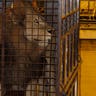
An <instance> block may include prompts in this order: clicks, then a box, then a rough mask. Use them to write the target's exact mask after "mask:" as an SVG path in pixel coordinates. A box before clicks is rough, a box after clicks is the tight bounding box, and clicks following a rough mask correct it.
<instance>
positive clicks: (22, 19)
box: [0, 0, 79, 96]
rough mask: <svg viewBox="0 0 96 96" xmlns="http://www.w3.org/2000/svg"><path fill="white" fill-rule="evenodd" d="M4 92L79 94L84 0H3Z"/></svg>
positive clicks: (17, 95)
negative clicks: (80, 21) (80, 15)
mask: <svg viewBox="0 0 96 96" xmlns="http://www.w3.org/2000/svg"><path fill="white" fill-rule="evenodd" d="M0 12H1V13H0V23H1V24H0V27H1V28H0V60H1V63H0V80H1V91H0V92H1V96H79V95H78V84H79V83H78V38H79V37H78V35H79V34H78V32H79V0H2V1H0Z"/></svg>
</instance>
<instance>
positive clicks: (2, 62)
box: [1, 0, 6, 95]
mask: <svg viewBox="0 0 96 96" xmlns="http://www.w3.org/2000/svg"><path fill="white" fill-rule="evenodd" d="M5 10H6V0H2V32H1V36H2V37H1V38H2V50H1V51H2V52H1V95H3V94H4V93H3V91H4V90H3V84H4V33H5V31H6V28H5V25H6V19H5V18H6V16H5Z"/></svg>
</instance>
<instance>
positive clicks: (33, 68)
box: [0, 0, 53, 96]
mask: <svg viewBox="0 0 96 96" xmlns="http://www.w3.org/2000/svg"><path fill="white" fill-rule="evenodd" d="M20 5H21V6H20ZM19 6H20V7H22V8H20V7H19ZM30 12H31V13H30ZM9 13H10V14H8V15H7V16H6V29H7V30H6V32H5V33H4V45H5V47H6V49H5V52H6V53H5V54H6V55H8V56H6V58H7V59H5V60H6V61H7V63H6V61H5V65H4V67H5V69H4V75H5V77H4V78H3V79H4V91H5V92H6V95H7V96H8V95H9V94H10V93H8V89H10V90H13V91H16V92H18V90H17V89H18V88H16V87H17V86H18V87H19V91H21V90H24V89H26V87H27V84H26V83H28V82H30V80H37V79H39V78H40V76H42V75H43V69H44V66H45V65H46V64H47V61H46V59H45V57H44V56H45V50H46V48H47V46H48V40H49V39H51V34H50V33H48V30H49V29H52V27H50V26H49V25H48V24H47V23H46V22H45V21H44V20H43V19H42V17H41V16H39V15H38V14H37V13H36V12H35V11H34V10H33V9H32V7H31V5H30V3H28V2H25V1H23V0H19V1H18V2H14V8H13V9H12V8H11V9H10V12H9ZM28 13H30V14H31V15H30V14H28ZM32 15H33V16H32ZM35 17H38V19H40V21H39V20H38V21H37V22H34V19H35ZM29 20H30V21H31V23H32V24H31V23H30V22H29ZM0 22H2V17H0ZM37 23H38V24H37ZM26 24H27V25H26ZM40 24H41V25H40ZM34 25H35V26H34ZM36 26H37V27H36ZM38 26H39V27H40V29H36V28H38ZM0 27H2V23H1V25H0ZM29 27H31V29H28V28H29ZM33 27H35V29H33V30H32V28H33ZM52 30H53V29H52ZM1 32H2V30H1V29H0V45H1V46H2V38H1ZM28 32H29V33H28ZM38 32H39V33H38ZM34 34H35V35H38V34H39V35H38V36H33V37H32V36H31V38H30V36H29V35H34ZM40 35H41V36H40ZM44 36H45V37H44ZM42 43H43V44H42ZM44 43H45V44H44ZM40 44H41V45H40ZM9 55H10V56H9ZM9 60H11V62H10V61H9ZM0 65H1V64H0ZM0 73H1V72H0ZM9 73H10V74H9ZM14 76H15V77H14ZM24 84H25V85H24ZM6 86H7V87H8V88H7V87H6ZM15 94H16V93H15ZM11 95H14V94H11Z"/></svg>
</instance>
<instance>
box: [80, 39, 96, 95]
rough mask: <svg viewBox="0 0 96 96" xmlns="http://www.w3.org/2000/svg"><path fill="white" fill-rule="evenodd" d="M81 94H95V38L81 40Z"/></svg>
mask: <svg viewBox="0 0 96 96" xmlns="http://www.w3.org/2000/svg"><path fill="white" fill-rule="evenodd" d="M80 49H81V50H80V51H81V58H82V62H81V96H96V40H82V41H81V48H80Z"/></svg>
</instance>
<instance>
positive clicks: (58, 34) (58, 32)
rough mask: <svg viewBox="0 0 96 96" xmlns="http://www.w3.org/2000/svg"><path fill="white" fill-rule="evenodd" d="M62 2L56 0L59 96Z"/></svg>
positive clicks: (57, 87)
mask: <svg viewBox="0 0 96 96" xmlns="http://www.w3.org/2000/svg"><path fill="white" fill-rule="evenodd" d="M61 5H62V2H61V0H58V6H59V7H58V31H57V41H56V42H57V57H58V60H57V62H58V63H57V70H56V96H60V63H61V62H60V58H61V56H60V43H61V40H60V38H61V17H62V16H61V12H62V10H61V9H62V6H61Z"/></svg>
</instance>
